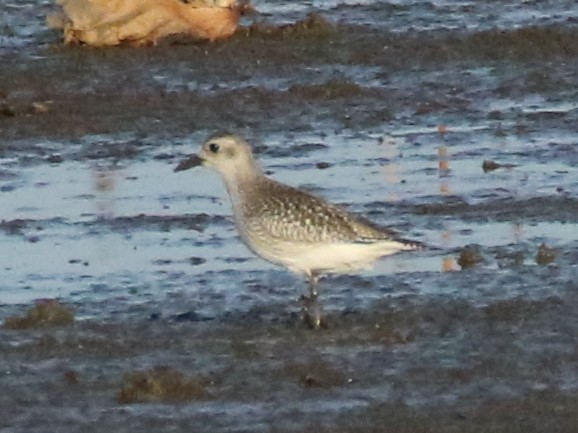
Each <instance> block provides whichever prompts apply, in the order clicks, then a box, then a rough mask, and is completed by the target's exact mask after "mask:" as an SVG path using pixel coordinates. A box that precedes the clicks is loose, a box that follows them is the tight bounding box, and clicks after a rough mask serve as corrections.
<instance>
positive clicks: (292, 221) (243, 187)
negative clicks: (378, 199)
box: [175, 134, 421, 299]
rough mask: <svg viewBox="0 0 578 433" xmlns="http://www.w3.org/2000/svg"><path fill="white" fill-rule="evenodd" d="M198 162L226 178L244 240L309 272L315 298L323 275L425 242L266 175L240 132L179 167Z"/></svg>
mask: <svg viewBox="0 0 578 433" xmlns="http://www.w3.org/2000/svg"><path fill="white" fill-rule="evenodd" d="M198 165H203V166H206V167H212V168H214V169H215V170H217V171H218V172H219V173H220V174H221V176H222V177H223V179H224V181H225V185H226V187H227V191H228V192H229V196H230V198H231V202H232V206H233V213H234V219H235V223H236V225H237V229H238V231H239V234H240V235H241V238H242V239H243V241H244V242H245V244H247V246H248V247H249V248H250V249H251V250H252V251H253V252H254V253H255V254H257V255H259V256H261V257H262V258H264V259H265V260H268V261H270V262H272V263H275V264H277V265H282V266H285V267H286V268H288V269H289V270H291V271H293V272H296V273H298V274H303V275H305V276H306V277H307V278H308V280H309V284H310V290H311V298H310V299H314V298H315V297H316V296H317V281H318V278H319V276H320V275H322V274H332V273H349V272H356V271H360V270H363V269H368V268H370V267H371V266H372V265H373V263H374V262H375V261H376V260H377V259H378V258H380V257H383V256H388V255H390V254H394V253H397V252H399V251H403V250H415V249H418V248H420V247H421V243H420V242H416V241H411V240H406V239H403V238H401V237H399V236H398V234H397V233H395V232H394V231H393V230H390V229H386V228H381V227H377V226H376V225H374V224H373V223H371V222H370V221H367V220H366V219H364V218H362V217H359V216H356V215H352V214H350V213H348V212H347V211H345V210H344V209H342V208H340V207H338V206H336V205H334V204H332V203H330V202H328V201H326V200H324V199H322V198H319V197H316V196H314V195H312V194H310V193H308V192H305V191H302V190H299V189H296V188H293V187H291V186H288V185H284V184H282V183H279V182H277V181H275V180H273V179H271V178H269V177H267V176H266V175H265V174H264V173H263V171H262V169H261V167H260V165H259V163H258V162H257V160H256V159H255V157H254V156H253V152H252V149H251V147H250V145H249V144H248V143H247V142H246V141H245V140H243V139H242V138H240V137H238V136H236V135H232V134H219V135H214V136H212V137H210V138H209V139H208V140H207V141H206V142H205V143H204V144H203V146H202V148H201V151H200V152H199V153H198V154H195V155H192V156H190V157H188V158H186V159H184V160H183V161H181V163H180V164H179V165H178V166H177V167H176V168H175V171H182V170H187V169H189V168H192V167H196V166H198Z"/></svg>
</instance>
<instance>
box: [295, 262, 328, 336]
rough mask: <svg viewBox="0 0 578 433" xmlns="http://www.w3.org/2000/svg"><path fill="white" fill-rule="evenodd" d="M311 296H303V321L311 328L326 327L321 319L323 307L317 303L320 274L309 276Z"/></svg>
mask: <svg viewBox="0 0 578 433" xmlns="http://www.w3.org/2000/svg"><path fill="white" fill-rule="evenodd" d="M308 277H309V296H305V295H303V296H301V301H302V302H303V308H302V310H301V311H302V314H303V320H304V321H305V323H307V325H309V327H310V328H313V329H319V328H321V327H325V326H326V323H325V321H324V320H323V318H322V317H321V305H320V304H319V302H317V298H318V296H319V292H318V291H317V283H318V281H319V274H316V273H311V274H310V275H309V276H308Z"/></svg>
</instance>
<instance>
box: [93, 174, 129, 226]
mask: <svg viewBox="0 0 578 433" xmlns="http://www.w3.org/2000/svg"><path fill="white" fill-rule="evenodd" d="M90 174H91V179H92V188H93V190H94V192H95V200H94V201H95V206H96V214H97V215H98V217H99V218H105V219H110V218H113V217H114V216H115V203H116V196H115V193H116V186H117V185H116V184H117V182H118V180H119V178H120V176H121V174H122V173H121V172H119V169H118V167H115V166H103V165H92V166H91V167H90Z"/></svg>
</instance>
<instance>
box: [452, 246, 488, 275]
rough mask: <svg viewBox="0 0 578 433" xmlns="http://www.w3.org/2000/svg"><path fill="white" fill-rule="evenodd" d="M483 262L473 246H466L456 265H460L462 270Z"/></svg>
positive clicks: (477, 250) (477, 249)
mask: <svg viewBox="0 0 578 433" xmlns="http://www.w3.org/2000/svg"><path fill="white" fill-rule="evenodd" d="M483 261H484V258H483V257H482V255H481V254H480V251H479V248H477V247H476V246H473V245H468V246H466V247H465V248H463V249H462V250H461V251H460V256H459V257H458V265H460V267H461V268H462V269H468V268H473V267H474V266H476V265H478V264H480V263H482V262H483Z"/></svg>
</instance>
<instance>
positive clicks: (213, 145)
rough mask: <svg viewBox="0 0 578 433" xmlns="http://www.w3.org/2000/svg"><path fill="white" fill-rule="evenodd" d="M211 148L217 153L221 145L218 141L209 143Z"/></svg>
mask: <svg viewBox="0 0 578 433" xmlns="http://www.w3.org/2000/svg"><path fill="white" fill-rule="evenodd" d="M209 150H210V151H211V152H213V153H217V152H218V151H219V145H218V144H217V143H211V144H209Z"/></svg>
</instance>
